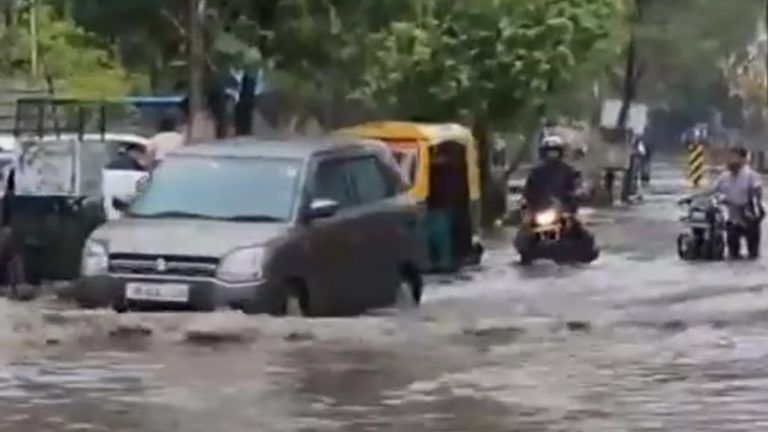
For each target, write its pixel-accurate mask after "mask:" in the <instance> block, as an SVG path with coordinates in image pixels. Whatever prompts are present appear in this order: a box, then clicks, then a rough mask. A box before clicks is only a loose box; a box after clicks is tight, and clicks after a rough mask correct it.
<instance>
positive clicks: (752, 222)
mask: <svg viewBox="0 0 768 432" xmlns="http://www.w3.org/2000/svg"><path fill="white" fill-rule="evenodd" d="M748 155H749V152H748V151H747V149H745V148H743V147H734V148H731V149H730V150H729V152H728V163H727V169H726V170H725V171H724V172H723V173H722V174H721V175H720V177H719V178H718V179H717V181H716V182H715V184H714V187H713V190H714V192H717V193H720V194H722V195H723V196H724V197H725V204H726V206H727V208H728V252H729V255H730V257H731V258H733V259H738V258H740V257H741V239H742V238H745V239H746V241H747V251H748V253H749V258H750V259H756V258H758V257H759V255H760V224H761V223H762V221H763V218H764V216H765V212H764V210H763V205H762V196H763V185H762V178H761V177H760V175H759V174H758V173H756V172H755V171H753V170H752V169H751V168H750V167H749V165H748V163H747V162H748Z"/></svg>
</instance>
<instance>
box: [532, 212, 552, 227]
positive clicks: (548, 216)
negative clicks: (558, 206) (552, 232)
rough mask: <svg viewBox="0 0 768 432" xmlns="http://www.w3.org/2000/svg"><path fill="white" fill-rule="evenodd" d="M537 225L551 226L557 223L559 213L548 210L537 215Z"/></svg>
mask: <svg viewBox="0 0 768 432" xmlns="http://www.w3.org/2000/svg"><path fill="white" fill-rule="evenodd" d="M535 220H536V225H551V224H553V223H555V221H557V211H555V210H546V211H543V212H539V213H536V219H535Z"/></svg>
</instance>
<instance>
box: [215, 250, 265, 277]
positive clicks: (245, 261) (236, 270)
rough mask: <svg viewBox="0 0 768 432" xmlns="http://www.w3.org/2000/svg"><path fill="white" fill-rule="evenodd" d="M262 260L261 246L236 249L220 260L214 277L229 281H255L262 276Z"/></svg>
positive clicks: (262, 251)
mask: <svg viewBox="0 0 768 432" xmlns="http://www.w3.org/2000/svg"><path fill="white" fill-rule="evenodd" d="M263 260H264V249H262V248H248V249H237V250H235V251H232V252H230V253H229V254H227V255H226V256H225V257H224V258H223V259H222V260H221V263H219V268H218V269H217V270H216V277H217V278H218V279H220V280H222V281H224V282H231V283H238V282H251V281H257V280H259V279H261V277H262V264H263Z"/></svg>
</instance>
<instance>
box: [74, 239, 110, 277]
mask: <svg viewBox="0 0 768 432" xmlns="http://www.w3.org/2000/svg"><path fill="white" fill-rule="evenodd" d="M108 270H109V251H108V249H107V244H106V243H105V242H102V241H99V240H93V239H89V240H88V241H86V242H85V246H84V247H83V256H82V260H81V261H80V275H81V276H101V275H105V274H107V272H108Z"/></svg>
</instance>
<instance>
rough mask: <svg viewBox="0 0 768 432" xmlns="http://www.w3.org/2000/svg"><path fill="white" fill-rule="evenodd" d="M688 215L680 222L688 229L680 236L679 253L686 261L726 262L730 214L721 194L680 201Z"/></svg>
mask: <svg viewBox="0 0 768 432" xmlns="http://www.w3.org/2000/svg"><path fill="white" fill-rule="evenodd" d="M679 204H680V206H682V207H683V208H684V209H685V214H684V215H683V216H681V217H680V221H681V222H682V223H683V224H684V225H685V227H686V228H687V231H686V232H683V233H680V234H679V235H678V236H677V254H678V256H679V257H680V258H681V259H683V260H686V261H693V260H706V261H722V260H723V259H725V239H726V225H727V223H728V221H727V216H726V215H727V211H726V209H725V205H724V203H723V198H722V197H721V196H719V195H710V196H706V197H697V198H685V199H683V200H680V202H679Z"/></svg>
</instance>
